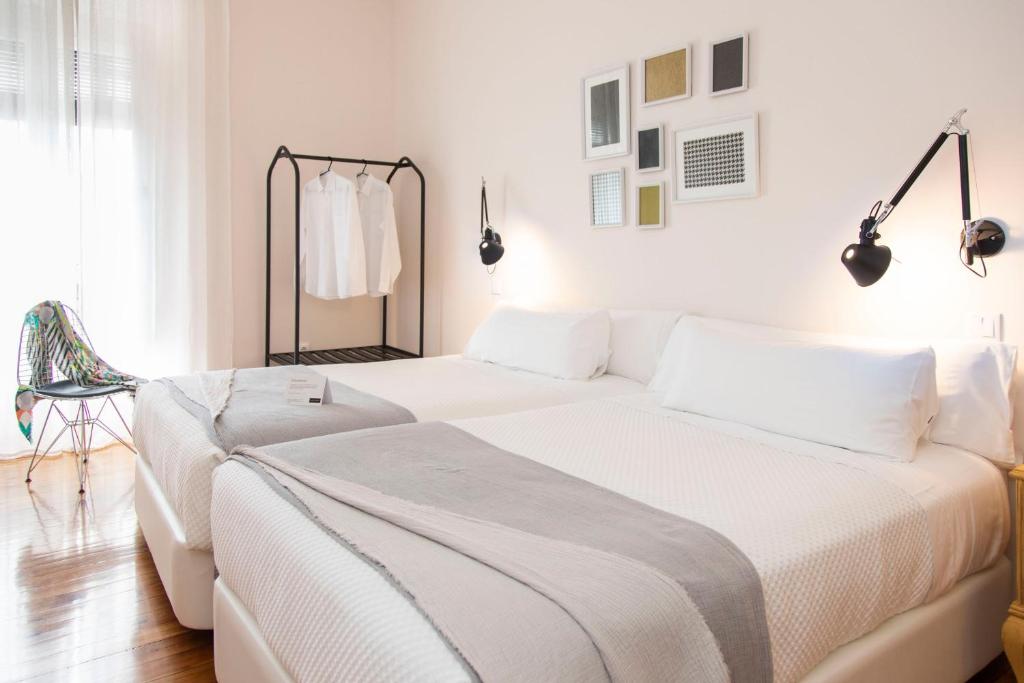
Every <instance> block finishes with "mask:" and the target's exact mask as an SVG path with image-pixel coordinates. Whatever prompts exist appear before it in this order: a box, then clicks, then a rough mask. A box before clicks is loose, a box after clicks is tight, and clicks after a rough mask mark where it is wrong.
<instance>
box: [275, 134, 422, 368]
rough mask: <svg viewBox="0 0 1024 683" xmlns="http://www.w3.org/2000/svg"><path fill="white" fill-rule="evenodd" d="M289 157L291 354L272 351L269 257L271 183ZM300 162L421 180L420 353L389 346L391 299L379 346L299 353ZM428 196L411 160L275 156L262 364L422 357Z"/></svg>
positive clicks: (282, 151)
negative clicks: (402, 172)
mask: <svg viewBox="0 0 1024 683" xmlns="http://www.w3.org/2000/svg"><path fill="white" fill-rule="evenodd" d="M285 158H287V159H288V161H290V162H291V165H292V170H294V171H295V348H294V349H293V351H292V352H291V353H271V352H270V257H271V231H272V225H271V212H270V200H271V180H272V179H273V176H274V167H275V166H277V162H278V161H280V160H281V159H285ZM299 159H308V160H311V161H326V162H328V163H338V164H363V166H364V168H365V167H366V166H387V167H390V168H391V172H390V173H389V174H388V178H387V182H388V184H390V183H391V179H392V178H394V177H395V174H396V173H397V172H398V171H399V169H402V168H411V169H412V170H413V171H415V172H416V175H417V176H419V179H420V332H419V351H418V352H417V353H413V352H412V351H406V350H404V349H400V348H397V347H394V346H390V345H389V344H388V297H387V296H384V297H381V299H382V312H381V332H380V335H381V341H380V344H379V345H377V346H355V347H349V348H341V349H319V350H313V351H300V350H299V312H300V303H299V302H300V298H301V295H302V287H301V286H300V285H299V282H300V279H301V278H300V275H301V273H300V272H299V268H300V263H299V238H300V230H301V227H300V225H299V202H300V201H301V198H302V195H301V193H302V188H301V185H300V181H299V164H298V160H299ZM426 195H427V183H426V180H425V179H424V178H423V172H422V171H420V169H419V167H418V166H416V164H414V163H413V161H412V159H410V158H409V157H402V158H401V159H399V160H398V161H377V160H374V159H350V158H346V157H332V156H324V155H320V154H293V153H292V152H291V151H290V150H289V149H288V148H287V147H285V146H284V145H281V146H280V147H278V148H277V151H276V152H275V153H274V158H273V159H272V160H271V162H270V168H268V169H267V264H266V265H267V272H266V279H267V282H266V284H267V296H266V334H265V336H264V346H263V349H264V353H263V364H264V365H266V366H269V365H271V364H274V365H319V364H324V363H372V362H375V361H382V360H396V359H399V358H422V357H423V282H424V261H425V260H426V258H425V257H426V249H425V238H426Z"/></svg>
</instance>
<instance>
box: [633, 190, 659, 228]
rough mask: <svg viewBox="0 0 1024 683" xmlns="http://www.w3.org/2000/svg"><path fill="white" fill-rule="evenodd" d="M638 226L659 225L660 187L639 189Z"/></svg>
mask: <svg viewBox="0 0 1024 683" xmlns="http://www.w3.org/2000/svg"><path fill="white" fill-rule="evenodd" d="M638 223H639V224H640V225H658V224H660V223H661V187H659V186H658V185H650V186H647V187H641V188H640V218H639V220H638Z"/></svg>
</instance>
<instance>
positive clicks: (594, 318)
mask: <svg viewBox="0 0 1024 683" xmlns="http://www.w3.org/2000/svg"><path fill="white" fill-rule="evenodd" d="M610 334H611V332H610V322H609V318H608V311H604V310H597V311H595V310H588V311H565V312H553V311H531V310H526V309H522V308H515V307H512V306H502V307H499V308H497V309H495V311H494V312H493V313H491V315H490V317H488V318H487V320H485V321H484V322H483V323H481V324H480V327H478V328H476V331H475V332H474V333H473V336H472V337H471V338H470V340H469V343H468V344H466V348H465V350H464V351H463V352H462V355H463V357H465V358H469V359H472V360H480V361H485V362H488V363H496V364H497V365H503V366H505V367H509V368H519V369H520V370H529V371H530V372H536V373H539V374H542V375H548V376H550V377H557V378H560V379H590V378H592V377H596V376H598V375H600V374H601V373H603V372H604V369H605V366H606V365H607V364H608V355H609V353H610V352H609V349H608V342H609V337H610Z"/></svg>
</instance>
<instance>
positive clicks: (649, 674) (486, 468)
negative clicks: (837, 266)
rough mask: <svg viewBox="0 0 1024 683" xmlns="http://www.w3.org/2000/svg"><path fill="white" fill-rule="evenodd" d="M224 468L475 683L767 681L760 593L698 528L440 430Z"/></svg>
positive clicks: (339, 443)
mask: <svg viewBox="0 0 1024 683" xmlns="http://www.w3.org/2000/svg"><path fill="white" fill-rule="evenodd" d="M233 457H234V458H236V459H239V460H241V461H242V462H243V463H245V464H248V465H249V466H250V467H252V468H253V469H255V470H256V471H257V472H259V473H261V474H262V475H263V476H264V477H265V478H267V479H268V480H270V481H271V482H272V484H273V486H274V487H275V489H276V490H278V491H279V492H280V493H281V494H282V495H283V496H284V497H285V498H286V499H289V500H291V502H293V504H295V505H296V507H298V508H299V509H300V510H302V511H303V512H304V514H306V515H308V516H309V517H310V518H311V519H313V520H314V521H315V522H316V523H318V524H320V525H321V526H322V527H323V528H324V529H325V530H327V531H328V532H329V533H330V534H332V535H333V536H334V537H335V538H336V539H337V540H338V541H339V542H341V543H343V544H344V545H346V546H347V547H349V548H350V549H352V550H354V551H355V552H357V553H358V554H359V555H361V556H362V557H363V558H364V559H365V560H367V561H368V562H370V563H371V565H372V566H374V567H376V568H378V569H379V570H380V571H381V572H382V573H383V574H384V575H385V576H386V577H387V578H388V579H389V580H391V581H392V582H393V583H394V585H396V587H398V588H399V589H400V590H401V591H402V592H404V593H405V594H406V595H407V597H408V598H409V600H410V601H411V602H412V603H413V604H414V606H415V607H417V608H418V609H419V610H420V611H421V612H422V613H423V614H424V615H425V616H426V617H427V618H428V619H429V620H430V622H431V623H432V624H433V625H434V626H435V629H436V630H437V631H438V633H439V634H440V635H441V636H442V638H443V639H444V640H445V642H447V643H448V644H449V646H450V647H451V648H452V651H453V652H455V653H456V654H457V655H458V656H459V657H460V659H461V661H463V662H464V664H465V665H466V667H467V670H469V671H471V672H473V673H474V674H475V675H478V676H479V677H480V678H481V679H483V680H487V681H491V680H497V681H510V680H523V681H528V680H559V681H562V680H581V681H585V680H613V681H726V680H733V681H742V682H744V683H746V682H748V681H770V680H771V678H772V663H771V650H770V642H769V637H768V627H767V622H766V618H765V610H764V600H763V595H762V590H761V584H760V580H759V578H758V576H757V574H756V572H755V570H754V568H753V566H752V565H751V563H750V561H749V560H748V559H747V558H746V557H745V556H744V555H743V554H742V553H741V552H740V551H739V550H738V549H737V548H736V547H735V546H734V545H733V544H732V543H731V542H730V541H728V540H727V539H726V538H724V537H723V536H721V535H720V534H718V533H717V532H715V531H713V530H711V529H709V528H707V527H705V526H702V525H700V524H698V523H696V522H693V521H690V520H686V519H681V518H679V517H676V516H674V515H671V514H668V513H665V512H662V511H660V510H657V509H654V508H651V507H649V506H647V505H644V504H642V503H639V502H637V501H635V500H632V499H630V498H627V497H625V496H622V495H619V494H617V493H614V492H612V491H608V490H606V489H603V488H601V487H598V486H595V485H592V484H589V483H587V482H584V481H582V480H579V479H577V478H575V477H572V476H570V475H567V474H565V473H562V472H560V471H558V470H555V469H552V468H550V467H547V466H545V465H541V464H539V463H536V462H534V461H532V460H530V459H528V458H524V457H521V456H518V455H515V454H513V453H509V452H507V451H503V450H501V449H499V448H496V447H494V446H492V445H490V444H488V443H486V442H484V441H481V440H480V439H478V438H476V437H474V436H472V435H470V434H467V433H466V432H463V431H461V430H459V429H457V428H456V427H453V426H451V425H448V424H444V423H425V424H418V425H402V426H397V427H390V428H387V429H375V430H369V431H366V432H359V433H353V434H337V435H333V436H327V437H321V438H317V439H309V440H305V441H301V442H293V443H281V444H278V445H276V446H271V447H268V448H265V449H255V448H244V449H240V450H239V451H236V453H235V454H234V455H233ZM338 503H342V505H338ZM427 540H429V541H430V542H425V541H427Z"/></svg>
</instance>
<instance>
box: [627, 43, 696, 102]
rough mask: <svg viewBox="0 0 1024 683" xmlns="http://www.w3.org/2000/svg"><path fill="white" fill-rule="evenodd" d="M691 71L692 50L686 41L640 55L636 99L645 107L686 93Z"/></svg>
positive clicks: (687, 94)
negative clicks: (683, 43) (638, 92)
mask: <svg viewBox="0 0 1024 683" xmlns="http://www.w3.org/2000/svg"><path fill="white" fill-rule="evenodd" d="M692 75H693V50H692V49H691V48H690V45H689V44H686V45H684V46H683V47H680V48H677V49H675V50H671V51H670V52H662V53H660V54H656V55H651V56H650V57H644V58H643V59H642V60H641V61H640V103H641V104H642V105H643V106H645V107H647V106H650V105H652V104H662V103H665V102H673V101H675V100H681V99H684V98H686V97H689V96H690V92H691V88H690V84H691V83H692V81H693V77H692Z"/></svg>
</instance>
